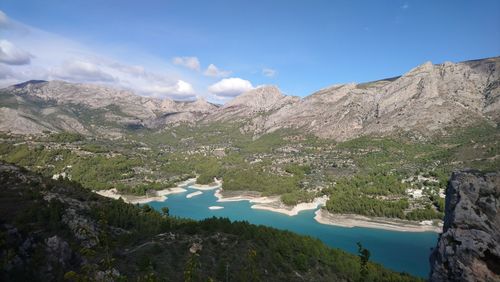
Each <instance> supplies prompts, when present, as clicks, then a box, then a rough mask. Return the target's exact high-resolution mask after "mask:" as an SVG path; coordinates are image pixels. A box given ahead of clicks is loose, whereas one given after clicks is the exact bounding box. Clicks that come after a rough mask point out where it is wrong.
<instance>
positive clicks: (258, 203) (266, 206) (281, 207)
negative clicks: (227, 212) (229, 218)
mask: <svg viewBox="0 0 500 282" xmlns="http://www.w3.org/2000/svg"><path fill="white" fill-rule="evenodd" d="M229 194H231V195H230V196H223V195H222V191H221V189H219V190H217V191H215V194H214V195H215V197H217V199H218V200H217V202H236V201H249V202H250V203H252V204H255V205H252V206H251V208H252V209H258V210H267V211H272V212H278V213H282V214H286V215H288V216H295V215H297V214H298V213H299V212H301V211H305V210H314V209H317V208H318V207H319V206H322V205H324V204H325V203H326V201H327V199H328V198H327V197H321V198H315V199H314V200H313V201H312V202H311V203H300V204H298V205H295V206H287V205H285V204H283V203H282V202H281V200H280V197H279V196H273V197H261V196H260V193H251V192H244V191H242V192H230V193H229Z"/></svg>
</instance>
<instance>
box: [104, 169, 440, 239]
mask: <svg viewBox="0 0 500 282" xmlns="http://www.w3.org/2000/svg"><path fill="white" fill-rule="evenodd" d="M195 181H196V179H195V178H191V179H188V180H186V181H183V182H180V183H178V184H177V187H174V188H168V189H164V190H159V191H157V192H156V194H155V195H152V196H135V195H124V194H120V193H118V192H117V190H116V189H109V190H101V191H95V192H96V193H97V194H99V195H101V196H105V197H108V198H114V199H119V198H122V199H123V200H124V201H125V202H127V203H132V204H146V203H149V202H155V201H156V202H162V201H165V200H166V199H167V195H170V194H176V193H183V192H186V191H187V190H186V189H185V188H186V187H188V186H189V187H190V188H192V189H197V190H204V191H209V190H215V192H214V196H215V197H217V199H218V200H217V202H236V201H248V202H250V203H251V204H253V205H252V206H251V208H252V209H259V210H267V211H272V212H277V213H281V214H285V215H288V216H295V215H297V214H298V213H299V212H301V211H305V210H316V209H317V211H316V212H315V215H316V216H315V217H314V219H315V220H316V221H317V222H318V223H321V224H327V225H334V226H341V227H350V228H351V227H365V228H375V229H384V230H391V231H402V232H437V233H440V232H442V221H440V220H434V221H433V220H424V221H420V222H419V221H409V220H401V219H393V218H385V217H367V216H362V215H356V214H333V213H330V212H328V211H326V210H325V209H322V208H321V207H323V206H324V205H325V203H326V201H327V200H328V197H326V196H323V197H318V198H315V199H314V200H313V201H312V202H309V203H299V204H297V205H294V206H287V205H285V204H283V203H282V202H281V200H280V197H279V196H270V197H263V196H261V195H260V193H258V192H252V191H230V192H224V191H222V189H221V188H220V187H221V183H222V181H219V180H218V181H217V182H215V183H213V184H212V185H198V184H194V183H195ZM195 193H196V192H195ZM189 198H191V197H189Z"/></svg>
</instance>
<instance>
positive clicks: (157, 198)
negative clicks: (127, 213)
mask: <svg viewBox="0 0 500 282" xmlns="http://www.w3.org/2000/svg"><path fill="white" fill-rule="evenodd" d="M186 191H187V190H186V189H184V188H182V187H179V186H178V187H174V188H167V189H164V190H158V191H156V193H155V195H152V196H149V195H148V196H135V195H122V194H120V193H118V191H117V190H116V189H115V188H113V189H109V190H99V191H94V192H95V193H97V194H99V195H101V196H104V197H108V198H113V199H119V198H122V199H123V201H125V202H126V203H130V204H145V203H149V202H162V201H165V200H166V199H167V195H170V194H177V193H183V192H186Z"/></svg>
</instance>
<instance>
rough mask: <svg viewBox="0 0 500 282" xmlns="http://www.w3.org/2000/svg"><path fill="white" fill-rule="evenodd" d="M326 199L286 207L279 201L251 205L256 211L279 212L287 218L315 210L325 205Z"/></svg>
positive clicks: (320, 198) (316, 199) (321, 198)
mask: <svg viewBox="0 0 500 282" xmlns="http://www.w3.org/2000/svg"><path fill="white" fill-rule="evenodd" d="M327 199H328V198H326V197H319V198H315V199H314V200H313V201H312V202H311V203H300V204H297V205H295V206H287V205H284V204H283V203H282V202H281V201H278V202H274V203H264V204H256V205H252V207H251V208H252V209H258V210H268V211H272V212H279V213H282V214H286V215H288V216H295V215H297V214H299V212H301V211H306V210H315V209H317V208H318V207H320V206H323V205H325V203H326V201H327Z"/></svg>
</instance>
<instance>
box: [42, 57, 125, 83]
mask: <svg viewBox="0 0 500 282" xmlns="http://www.w3.org/2000/svg"><path fill="white" fill-rule="evenodd" d="M52 75H54V76H56V77H57V78H60V79H66V80H71V81H83V82H113V81H116V79H115V78H114V77H113V76H112V75H111V74H109V73H106V72H104V71H103V70H101V68H99V67H98V66H97V65H95V64H93V63H91V62H89V61H82V60H68V61H66V62H64V63H63V64H62V66H60V67H58V68H56V69H54V70H53V73H52Z"/></svg>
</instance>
